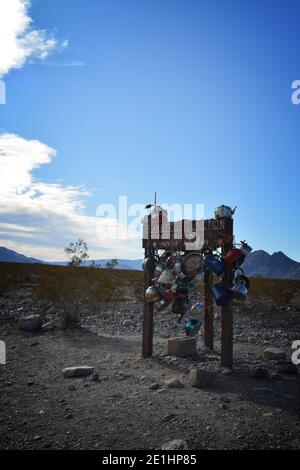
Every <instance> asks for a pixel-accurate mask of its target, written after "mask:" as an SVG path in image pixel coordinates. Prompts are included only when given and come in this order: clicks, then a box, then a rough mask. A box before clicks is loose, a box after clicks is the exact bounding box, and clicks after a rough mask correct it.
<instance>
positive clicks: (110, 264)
mask: <svg viewBox="0 0 300 470" xmlns="http://www.w3.org/2000/svg"><path fill="white" fill-rule="evenodd" d="M118 265H119V263H118V260H117V259H112V260H111V261H107V263H106V267H107V268H108V269H114V268H116V267H117V266H118Z"/></svg>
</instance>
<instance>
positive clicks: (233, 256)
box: [223, 248, 244, 264]
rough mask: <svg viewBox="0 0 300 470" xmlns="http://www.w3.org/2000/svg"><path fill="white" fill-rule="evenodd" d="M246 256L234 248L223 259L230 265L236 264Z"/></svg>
mask: <svg viewBox="0 0 300 470" xmlns="http://www.w3.org/2000/svg"><path fill="white" fill-rule="evenodd" d="M242 256H244V255H243V253H242V251H241V250H240V249H239V248H232V250H229V251H228V253H226V255H225V256H224V257H223V259H224V261H226V263H228V264H235V263H236V262H237V261H238V260H239V259H240V260H241V257H242Z"/></svg>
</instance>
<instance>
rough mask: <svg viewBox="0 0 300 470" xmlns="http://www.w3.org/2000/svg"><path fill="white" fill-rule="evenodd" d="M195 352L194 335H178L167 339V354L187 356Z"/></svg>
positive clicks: (195, 342) (195, 339) (195, 338)
mask: <svg viewBox="0 0 300 470" xmlns="http://www.w3.org/2000/svg"><path fill="white" fill-rule="evenodd" d="M196 353H197V337H196V336H178V337H177V338H170V339H169V340H168V355H169V356H176V357H184V356H189V355H191V354H196Z"/></svg>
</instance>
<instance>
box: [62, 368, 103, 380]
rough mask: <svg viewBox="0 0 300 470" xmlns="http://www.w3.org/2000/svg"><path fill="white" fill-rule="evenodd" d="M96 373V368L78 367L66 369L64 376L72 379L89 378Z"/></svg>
mask: <svg viewBox="0 0 300 470" xmlns="http://www.w3.org/2000/svg"><path fill="white" fill-rule="evenodd" d="M94 373H95V369H94V367H90V366H78V367H66V368H65V369H64V370H63V376H64V377H66V378H71V377H88V376H89V375H92V374H94Z"/></svg>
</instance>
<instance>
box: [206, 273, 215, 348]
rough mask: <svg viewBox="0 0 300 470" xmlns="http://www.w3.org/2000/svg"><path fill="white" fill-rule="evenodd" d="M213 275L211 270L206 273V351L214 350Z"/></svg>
mask: <svg viewBox="0 0 300 470" xmlns="http://www.w3.org/2000/svg"><path fill="white" fill-rule="evenodd" d="M212 281H213V275H212V272H211V271H210V270H209V269H205V271H204V305H205V313H204V347H205V350H206V351H212V350H213V349H214V304H213V296H212V291H211V287H212Z"/></svg>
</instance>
